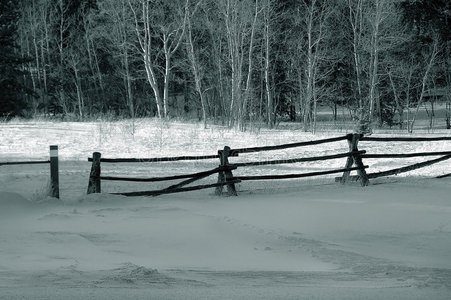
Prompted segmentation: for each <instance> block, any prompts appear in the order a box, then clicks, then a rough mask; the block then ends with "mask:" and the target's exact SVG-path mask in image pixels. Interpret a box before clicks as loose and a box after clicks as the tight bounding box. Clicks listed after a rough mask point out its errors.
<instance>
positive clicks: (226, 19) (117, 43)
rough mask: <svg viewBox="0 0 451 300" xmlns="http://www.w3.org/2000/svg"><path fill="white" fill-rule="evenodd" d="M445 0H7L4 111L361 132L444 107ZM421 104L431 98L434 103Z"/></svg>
mask: <svg viewBox="0 0 451 300" xmlns="http://www.w3.org/2000/svg"><path fill="white" fill-rule="evenodd" d="M450 21H451V4H450V1H448V0H428V1H425V0H424V1H420V0H416V1H414V0H372V1H369V0H338V1H336V0H283V1H282V0H279V1H275V0H245V1H243V0H224V1H213V0H174V1H163V0H78V1H69V0H26V1H25V0H19V1H13V0H11V1H8V0H6V1H1V2H0V41H1V42H0V114H1V115H3V116H14V115H22V116H28V117H33V116H37V115H51V116H60V117H65V118H72V119H78V120H83V119H86V118H91V117H94V116H99V115H104V114H106V115H111V116H117V117H125V118H128V117H132V118H134V117H140V116H157V117H159V118H171V117H177V118H199V119H200V120H204V122H206V120H207V119H211V120H215V121H217V122H223V123H224V124H227V125H229V126H234V127H239V128H241V129H245V128H246V126H248V124H257V123H258V124H263V123H266V124H267V125H268V126H270V127H272V126H274V125H275V124H277V122H278V121H280V120H292V121H297V122H301V123H302V124H303V128H304V129H305V130H308V131H315V130H316V125H317V122H318V121H319V120H320V119H319V118H320V116H319V114H318V111H324V110H328V111H331V112H332V116H333V117H334V118H338V117H339V116H340V113H339V112H338V111H339V109H340V110H343V111H346V115H347V117H349V118H350V119H352V120H354V121H355V123H356V124H357V125H358V127H357V130H358V131H360V132H367V131H370V130H371V128H373V127H375V126H398V127H401V128H406V129H408V130H412V128H413V125H414V123H415V120H416V117H417V113H418V111H419V108H420V107H423V106H426V107H429V109H431V108H433V105H434V104H436V103H441V104H443V107H446V110H447V114H446V116H447V122H448V123H447V124H448V126H449V117H450V111H449V110H450V107H451V105H450V102H451V99H450V89H451V60H450V57H451V55H450V54H451V30H450V27H451V25H450ZM426 104H427V105H426Z"/></svg>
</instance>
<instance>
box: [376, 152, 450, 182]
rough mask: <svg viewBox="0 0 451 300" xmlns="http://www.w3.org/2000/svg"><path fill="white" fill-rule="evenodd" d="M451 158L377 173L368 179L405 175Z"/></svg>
mask: <svg viewBox="0 0 451 300" xmlns="http://www.w3.org/2000/svg"><path fill="white" fill-rule="evenodd" d="M450 158H451V155H445V156H442V157H440V158H436V159H431V160H428V161H424V162H420V163H416V164H413V165H409V166H406V167H402V168H396V169H391V170H387V171H382V172H377V173H370V174H368V177H369V178H378V177H383V176H391V175H398V174H401V173H405V172H409V171H413V170H416V169H420V168H424V167H427V166H430V165H433V164H436V163H438V162H441V161H444V160H448V159H450Z"/></svg>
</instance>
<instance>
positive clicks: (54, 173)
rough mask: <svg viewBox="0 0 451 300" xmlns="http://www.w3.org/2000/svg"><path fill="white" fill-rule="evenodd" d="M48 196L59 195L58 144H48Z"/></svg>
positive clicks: (55, 196) (57, 196)
mask: <svg viewBox="0 0 451 300" xmlns="http://www.w3.org/2000/svg"><path fill="white" fill-rule="evenodd" d="M49 196H51V197H54V198H58V199H59V197H60V189H59V172H58V146H57V145H51V146H50V191H49Z"/></svg>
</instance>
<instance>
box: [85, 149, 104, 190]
mask: <svg viewBox="0 0 451 300" xmlns="http://www.w3.org/2000/svg"><path fill="white" fill-rule="evenodd" d="M100 158H101V154H100V153H99V152H94V153H93V154H92V166H91V173H90V175H89V182H88V192H87V193H88V194H93V193H100V192H101V180H100V173H101V170H100Z"/></svg>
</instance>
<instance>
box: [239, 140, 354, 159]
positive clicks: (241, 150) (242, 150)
mask: <svg viewBox="0 0 451 300" xmlns="http://www.w3.org/2000/svg"><path fill="white" fill-rule="evenodd" d="M347 139H349V136H348V135H345V136H340V137H334V138H328V139H322V140H315V141H308V142H299V143H292V144H283V145H275V146H264V147H252V148H238V149H231V150H230V153H231V156H233V155H232V154H234V153H251V152H261V151H271V150H281V149H288V148H296V147H303V146H312V145H319V144H325V143H333V142H338V141H344V140H347Z"/></svg>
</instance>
